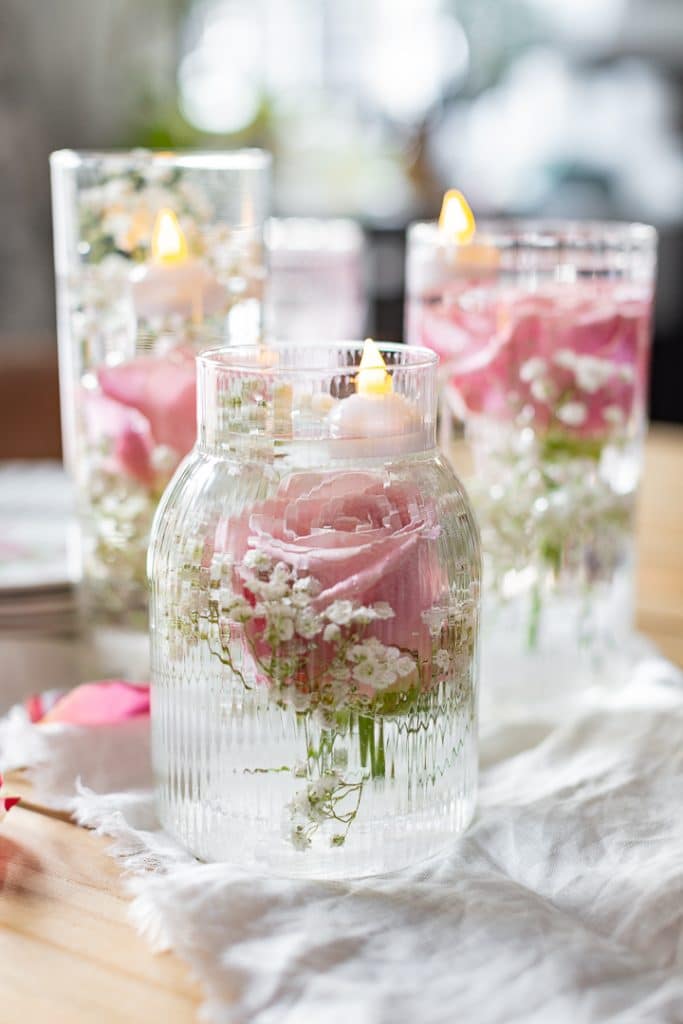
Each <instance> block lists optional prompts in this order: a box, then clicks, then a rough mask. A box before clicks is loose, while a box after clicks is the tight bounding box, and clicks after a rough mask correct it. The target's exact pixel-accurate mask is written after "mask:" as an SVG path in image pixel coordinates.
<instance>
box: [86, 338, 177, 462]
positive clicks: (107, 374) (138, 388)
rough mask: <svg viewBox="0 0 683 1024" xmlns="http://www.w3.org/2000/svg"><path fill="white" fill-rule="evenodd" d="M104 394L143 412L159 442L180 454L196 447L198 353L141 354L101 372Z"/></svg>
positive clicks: (107, 367) (100, 380) (99, 373)
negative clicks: (194, 445) (196, 366)
mask: <svg viewBox="0 0 683 1024" xmlns="http://www.w3.org/2000/svg"><path fill="white" fill-rule="evenodd" d="M97 376H98V380H99V384H100V387H101V389H102V393H103V394H104V395H106V396H107V397H108V398H110V399H113V400H114V401H116V402H118V403H120V404H121V405H124V406H127V407H128V408H130V409H135V410H137V411H138V412H139V413H141V414H142V415H143V416H144V417H145V419H146V421H147V423H148V424H149V429H150V431H151V434H152V436H153V438H154V441H155V443H156V444H158V445H162V444H163V445H168V446H169V447H171V448H173V449H174V450H175V451H176V452H177V453H178V455H179V456H181V457H182V456H184V455H186V454H187V453H188V452H189V450H190V449H191V448H192V446H193V444H194V442H195V438H196V433H197V423H196V415H197V413H196V388H195V362H194V354H193V353H192V352H189V351H184V350H178V349H176V350H174V351H173V352H171V353H169V354H168V355H166V356H140V357H139V358H138V359H133V360H131V362H129V363H122V364H121V365H120V366H104V367H101V368H100V370H99V371H98V375H97Z"/></svg>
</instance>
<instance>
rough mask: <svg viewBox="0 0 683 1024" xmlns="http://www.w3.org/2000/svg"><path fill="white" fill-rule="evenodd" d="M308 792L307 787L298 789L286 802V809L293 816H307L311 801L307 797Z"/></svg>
mask: <svg viewBox="0 0 683 1024" xmlns="http://www.w3.org/2000/svg"><path fill="white" fill-rule="evenodd" d="M308 793H309V790H308V789H300V790H299V791H298V792H297V793H295V794H294V796H293V797H292V799H291V800H290V801H289V803H288V804H287V809H288V811H289V812H290V814H291V815H292V817H293V818H297V817H300V818H307V817H308V816H309V814H310V812H311V803H310V800H309V799H308Z"/></svg>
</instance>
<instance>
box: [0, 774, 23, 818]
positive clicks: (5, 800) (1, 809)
mask: <svg viewBox="0 0 683 1024" xmlns="http://www.w3.org/2000/svg"><path fill="white" fill-rule="evenodd" d="M2 782H3V779H2V774H0V789H2ZM18 803H19V797H18V796H4V797H0V820H1V819H2V818H4V817H5V815H6V813H7V811H11V809H12V808H13V807H14V806H15V805H16V804H18Z"/></svg>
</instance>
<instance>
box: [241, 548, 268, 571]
mask: <svg viewBox="0 0 683 1024" xmlns="http://www.w3.org/2000/svg"><path fill="white" fill-rule="evenodd" d="M243 564H244V565H245V566H246V567H247V569H253V570H254V571H255V572H270V570H271V569H272V567H273V560H272V558H271V557H270V556H269V555H267V554H266V553H265V551H259V549H258V548H252V549H251V550H250V551H247V553H246V555H245V556H244V561H243Z"/></svg>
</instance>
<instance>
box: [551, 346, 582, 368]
mask: <svg viewBox="0 0 683 1024" xmlns="http://www.w3.org/2000/svg"><path fill="white" fill-rule="evenodd" d="M553 360H554V362H555V363H557V365H558V366H561V367H562V368H563V369H564V370H571V371H572V372H573V371H574V367H575V366H576V360H577V355H576V352H574V351H573V350H572V349H570V348H561V349H559V350H558V351H557V352H556V353H555V355H554V356H553Z"/></svg>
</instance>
